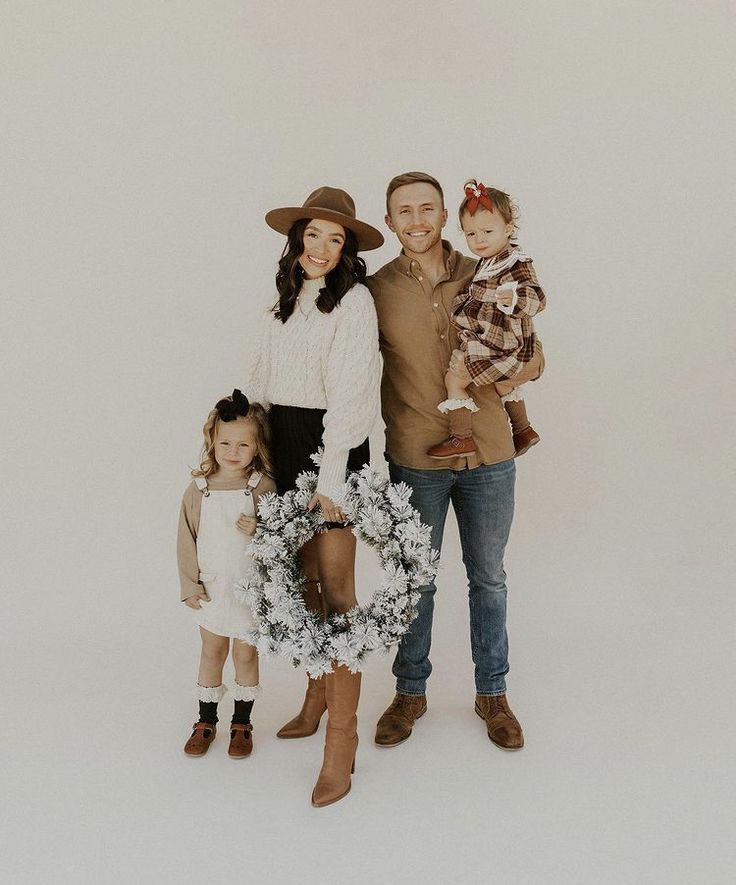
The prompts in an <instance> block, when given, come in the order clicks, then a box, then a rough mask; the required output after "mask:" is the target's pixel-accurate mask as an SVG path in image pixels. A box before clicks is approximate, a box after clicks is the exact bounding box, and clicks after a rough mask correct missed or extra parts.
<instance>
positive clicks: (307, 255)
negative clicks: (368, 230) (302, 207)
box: [299, 218, 345, 280]
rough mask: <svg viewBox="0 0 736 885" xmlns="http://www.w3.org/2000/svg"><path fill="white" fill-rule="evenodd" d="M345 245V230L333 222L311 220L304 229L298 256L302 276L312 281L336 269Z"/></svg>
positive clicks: (317, 219)
mask: <svg viewBox="0 0 736 885" xmlns="http://www.w3.org/2000/svg"><path fill="white" fill-rule="evenodd" d="M344 245H345V228H344V227H343V226H342V225H340V224H335V222H334V221H323V220H322V219H320V218H313V219H312V220H311V221H310V222H309V224H308V225H307V226H306V228H305V229H304V251H303V252H302V254H301V255H300V256H299V264H301V266H302V270H303V271H304V276H305V277H307V279H310V280H314V279H316V278H317V277H323V276H326V275H327V274H328V273H329V272H330V271H331V270H333V269H334V268H335V267H337V265H338V262H339V261H340V256H341V255H342V248H343V246H344Z"/></svg>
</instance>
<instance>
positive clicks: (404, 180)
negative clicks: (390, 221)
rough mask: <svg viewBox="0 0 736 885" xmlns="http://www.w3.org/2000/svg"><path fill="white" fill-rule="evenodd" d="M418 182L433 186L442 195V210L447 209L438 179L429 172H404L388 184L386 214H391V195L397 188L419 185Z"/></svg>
mask: <svg viewBox="0 0 736 885" xmlns="http://www.w3.org/2000/svg"><path fill="white" fill-rule="evenodd" d="M418 182H426V183H427V184H431V185H432V187H433V188H434V189H435V190H436V191H437V193H438V194H439V195H440V199H441V200H442V208H443V209H444V208H445V195H444V194H443V193H442V188H441V187H440V183H439V181H437V179H436V178H433V177H432V176H431V175H429V173H427V172H403V173H402V174H401V175H396V176H394V178H392V179H391V181H389V183H388V187H387V188H386V212H387V214H389V215H390V214H391V212H390V210H389V208H388V203H389V200H390V199H391V194H392V193H393V192H394V191H395V190H396V188H397V187H402V186H403V185H405V184H417V183H418Z"/></svg>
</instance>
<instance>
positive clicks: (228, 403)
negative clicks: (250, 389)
mask: <svg viewBox="0 0 736 885" xmlns="http://www.w3.org/2000/svg"><path fill="white" fill-rule="evenodd" d="M215 408H216V409H217V414H218V415H219V416H220V420H221V421H235V419H236V418H246V417H247V415H248V412H249V411H250V403H249V402H248V397H247V396H246V395H245V394H244V393H243V392H242V391H240V390H238V389H237V387H236V388H235V390H233V395H232V398H230V397H226V398H225V399H221V400H220V402H219V403H217V405H216V406H215Z"/></svg>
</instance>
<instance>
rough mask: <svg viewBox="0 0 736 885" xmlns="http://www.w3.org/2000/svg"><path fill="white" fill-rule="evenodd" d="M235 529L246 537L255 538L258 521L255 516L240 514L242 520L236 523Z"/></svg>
mask: <svg viewBox="0 0 736 885" xmlns="http://www.w3.org/2000/svg"><path fill="white" fill-rule="evenodd" d="M235 527H236V528H237V529H238V531H240V532H242V533H243V534H244V535H248V536H249V537H251V538H252V537H253V535H255V533H256V528H257V527H258V520H257V519H256V518H255V516H244V515H243V514H242V513H241V514H240V519H238V521H237V522H236V523H235Z"/></svg>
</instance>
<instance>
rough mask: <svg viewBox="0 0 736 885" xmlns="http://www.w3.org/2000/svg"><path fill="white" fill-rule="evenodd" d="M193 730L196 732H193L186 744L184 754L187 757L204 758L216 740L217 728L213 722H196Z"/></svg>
mask: <svg viewBox="0 0 736 885" xmlns="http://www.w3.org/2000/svg"><path fill="white" fill-rule="evenodd" d="M192 728H193V729H194V731H192V736H191V737H190V738H189V740H188V741H187V742H186V744H184V752H185V753H186V754H187V756H204V754H205V753H206V752H207V750H209V748H210V744H211V743H212V741H214V739H215V735H216V734H217V726H215V725H213V724H212V723H211V722H195V723H194V725H193V726H192Z"/></svg>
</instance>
